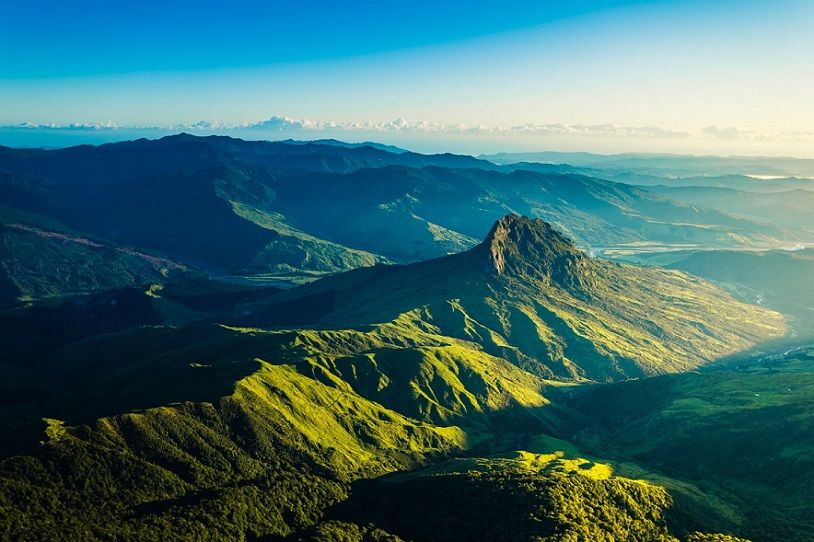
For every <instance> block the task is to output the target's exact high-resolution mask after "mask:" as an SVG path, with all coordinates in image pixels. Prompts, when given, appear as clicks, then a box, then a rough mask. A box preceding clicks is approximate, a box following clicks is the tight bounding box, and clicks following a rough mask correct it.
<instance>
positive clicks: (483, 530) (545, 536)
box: [306, 451, 738, 542]
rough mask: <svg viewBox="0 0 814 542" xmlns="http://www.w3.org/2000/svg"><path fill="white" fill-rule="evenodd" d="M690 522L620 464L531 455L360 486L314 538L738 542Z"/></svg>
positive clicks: (475, 461)
mask: <svg viewBox="0 0 814 542" xmlns="http://www.w3.org/2000/svg"><path fill="white" fill-rule="evenodd" d="M686 519H687V518H686V517H684V516H683V512H678V511H676V510H675V502H674V500H673V498H672V496H671V495H670V494H669V493H668V492H667V491H666V490H665V489H664V488H663V487H659V486H657V485H653V484H650V483H647V482H644V481H642V480H632V479H629V478H624V477H621V476H616V475H615V474H614V472H613V468H612V467H611V466H610V465H607V464H602V463H596V462H593V461H589V460H586V459H582V458H578V457H568V456H566V455H565V454H563V453H562V452H556V453H552V454H535V453H529V452H522V451H521V452H512V453H509V454H504V455H500V456H491V457H487V458H472V459H459V460H450V461H445V462H442V463H440V464H438V465H434V466H431V467H429V468H426V469H423V470H420V471H417V472H413V473H408V474H397V475H392V476H388V477H384V478H381V479H378V480H375V481H372V482H363V483H359V484H357V486H356V488H355V491H354V494H353V495H352V496H351V498H350V499H349V500H348V501H346V502H344V503H342V504H341V505H339V506H337V507H335V509H333V510H332V511H330V512H329V513H328V521H324V522H322V523H321V524H319V525H318V526H316V527H315V528H312V529H310V530H309V536H308V537H307V538H306V539H307V540H314V541H315V540H331V539H334V538H332V537H338V536H341V535H340V533H343V532H351V533H353V532H355V531H358V530H362V529H367V530H368V531H372V532H386V533H388V534H391V535H396V536H398V537H399V539H403V540H414V541H416V542H423V541H427V542H430V541H434V540H445V541H469V540H483V541H509V540H518V541H521V540H523V541H524V540H537V541H545V542H553V541H561V540H585V541H588V540H592V541H593V540H626V541H642V542H644V541H648V542H650V541H655V540H658V541H663V542H677V541H678V540H682V541H685V540H686V541H688V542H700V541H705V540H717V541H720V542H726V541H731V542H734V541H736V540H738V539H735V538H731V537H727V536H725V535H712V534H706V535H705V534H702V533H700V532H697V531H695V529H694V528H693V526H692V524H691V522H687V521H686ZM363 526H364V527H363ZM361 539H362V538H358V539H356V540H361Z"/></svg>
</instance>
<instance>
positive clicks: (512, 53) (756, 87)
mask: <svg viewBox="0 0 814 542" xmlns="http://www.w3.org/2000/svg"><path fill="white" fill-rule="evenodd" d="M4 4H5V5H4V7H3V16H2V17H0V51H4V54H2V55H0V144H4V145H16V146H60V145H68V144H75V143H85V142H90V143H99V142H104V141H113V140H119V139H131V138H134V137H140V136H147V137H154V136H159V135H162V134H164V133H172V132H178V131H188V132H192V133H201V134H206V133H224V134H230V135H235V136H237V137H244V138H251V139H284V138H287V137H293V138H296V139H318V138H323V137H336V138H338V139H343V140H348V141H359V140H376V141H382V142H387V143H395V144H400V145H402V146H407V147H409V148H412V149H415V150H419V151H425V152H437V151H453V152H472V153H479V152H492V151H507V150H518V151H519V150H525V151H528V150H571V151H573V150H585V151H593V152H605V153H611V152H675V153H689V154H739V155H788V156H801V157H814V100H812V99H811V96H814V62H812V59H814V32H812V31H811V29H812V28H814V2H811V1H810V0H775V1H755V0H739V1H734V0H669V1H638V2H635V1H624V0H616V1H612V0H609V1H583V0H573V1H569V2H565V1H563V2H551V1H546V0H537V1H532V0H522V1H511V0H503V1H495V0H480V1H478V2H471V1H466V2H465V1H461V0H446V1H444V2H437V1H432V2H431V1H424V0H422V1H414V2H403V1H388V0H379V1H370V0H359V1H356V2H338V1H337V2H329V1H317V0H298V1H280V0H265V1H248V0H246V1H241V0H233V1H231V2H228V3H227V2H210V1H207V0H198V1H195V2H193V1H188V0H164V1H154V0H142V1H129V0H122V1H116V2H111V1H109V0H108V1H98V0H93V1H91V0H76V1H72V2H63V1H54V0H43V1H37V0H31V1H27V2H18V1H16V0H11V1H10V3H9V0H5V2H4Z"/></svg>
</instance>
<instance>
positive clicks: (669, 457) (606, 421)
mask: <svg viewBox="0 0 814 542" xmlns="http://www.w3.org/2000/svg"><path fill="white" fill-rule="evenodd" d="M812 361H814V351H813V350H811V349H810V348H809V349H804V350H801V351H797V352H793V353H791V354H787V355H781V356H768V357H765V358H763V359H762V360H760V361H759V362H757V363H750V364H747V365H746V366H745V367H744V366H740V367H738V368H737V369H735V368H734V367H731V366H730V367H725V368H724V370H716V371H711V372H706V373H693V374H684V375H669V376H662V377H658V378H653V379H646V380H641V381H635V382H625V383H618V384H613V385H609V386H601V387H590V388H585V390H584V392H582V393H577V394H575V395H574V397H573V399H572V400H571V401H569V402H568V406H570V407H573V408H575V409H576V410H578V411H579V412H580V413H581V414H583V415H584V416H585V418H584V422H583V425H582V426H581V428H580V429H578V430H577V429H575V431H576V435H577V437H576V442H577V444H578V445H580V446H581V447H583V449H585V450H589V451H591V452H594V453H601V454H602V455H603V456H604V457H613V458H617V459H623V460H624V461H629V462H635V463H636V464H638V465H641V466H644V467H646V468H649V469H653V470H656V471H658V472H662V473H664V474H666V475H667V476H676V477H680V478H682V479H684V480H688V481H690V482H692V483H695V484H697V485H698V487H700V488H701V489H702V490H703V491H704V492H706V493H708V494H712V495H717V496H719V497H722V498H723V499H725V500H726V501H728V502H729V503H730V505H731V506H732V508H733V515H734V516H735V517H738V518H739V520H738V521H739V523H740V524H741V525H740V528H739V530H740V532H743V533H746V534H747V535H748V536H749V537H750V538H753V539H755V540H799V541H803V540H812V539H814V536H812V533H814V524H812V522H811V518H812V517H814V509H812V502H814V501H812V484H814V478H813V477H812V473H814V465H812V455H811V451H812V450H811V448H812V443H814V425H812V419H814V418H812V411H811V405H812V404H814V403H812V397H813V396H814V371H812V367H814V366H812Z"/></svg>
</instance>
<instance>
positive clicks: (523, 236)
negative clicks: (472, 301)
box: [480, 215, 590, 288]
mask: <svg viewBox="0 0 814 542" xmlns="http://www.w3.org/2000/svg"><path fill="white" fill-rule="evenodd" d="M480 251H481V252H483V253H485V256H486V257H485V260H486V261H485V267H486V272H487V273H490V274H494V275H499V276H508V277H511V278H514V279H519V280H523V279H527V280H530V281H531V280H537V281H542V282H544V283H546V284H548V283H552V282H553V283H556V284H557V285H559V286H563V287H567V288H581V287H583V286H586V284H587V280H588V277H589V275H590V269H589V268H590V258H589V257H588V256H586V255H585V254H584V253H583V252H581V251H580V250H579V249H578V248H577V247H576V246H574V244H573V243H572V242H571V240H570V239H568V238H567V237H566V236H564V235H563V234H561V233H560V232H558V231H557V230H556V229H554V228H553V227H552V226H551V224H549V223H547V222H545V221H543V220H541V219H539V218H537V219H531V218H527V217H522V216H518V215H507V216H505V217H503V218H501V219H500V220H498V221H497V222H496V223H495V225H494V226H493V227H492V231H491V232H489V235H488V236H487V237H486V239H485V240H484V242H483V243H482V244H481V249H480Z"/></svg>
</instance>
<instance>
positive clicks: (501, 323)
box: [241, 215, 785, 381]
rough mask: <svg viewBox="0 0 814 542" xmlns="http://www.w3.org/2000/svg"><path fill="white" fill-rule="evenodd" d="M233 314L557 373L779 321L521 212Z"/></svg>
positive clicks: (746, 332)
mask: <svg viewBox="0 0 814 542" xmlns="http://www.w3.org/2000/svg"><path fill="white" fill-rule="evenodd" d="M676 298H680V299H684V300H688V301H687V302H685V303H682V304H681V305H676V304H675V302H674V300H675V299H676ZM241 310H242V312H241V314H243V315H245V320H246V321H245V322H244V323H245V324H247V325H251V326H255V327H268V326H281V327H291V326H298V325H307V326H313V327H325V326H333V327H332V328H335V327H336V326H341V327H347V328H358V327H359V326H365V325H379V324H383V323H386V322H396V321H402V322H404V321H410V322H413V324H414V325H417V326H418V327H420V328H421V329H431V330H434V332H435V333H439V334H441V335H444V336H446V337H453V338H455V339H458V340H463V341H467V342H468V343H469V342H472V343H476V344H478V345H480V348H482V349H483V351H485V352H487V353H489V354H491V355H494V356H496V357H500V358H503V359H507V360H509V361H511V362H513V363H515V364H517V365H518V366H520V367H521V368H523V369H525V370H527V371H530V372H532V373H535V374H538V375H540V376H544V377H546V378H559V379H564V380H582V379H591V380H599V381H605V380H616V379H624V378H630V377H638V376H642V375H649V374H659V373H665V372H676V371H683V370H689V369H694V368H696V367H698V366H700V365H703V364H705V363H707V362H709V361H711V360H713V359H716V358H719V357H721V356H723V355H726V354H728V353H731V352H734V351H737V350H743V349H744V348H748V347H749V346H751V345H753V344H755V343H756V342H758V341H761V340H765V339H767V338H770V337H775V336H777V335H778V334H780V333H782V331H783V329H784V326H785V323H784V321H783V318H782V317H781V316H780V315H779V314H777V313H773V312H771V311H767V310H764V309H761V308H759V307H754V306H750V305H745V304H742V303H738V302H737V301H735V300H734V299H732V297H731V296H729V295H728V294H727V293H726V292H724V291H723V290H721V289H720V288H717V287H715V286H713V285H712V284H709V283H706V282H704V281H702V280H700V279H697V278H695V277H690V276H687V275H684V274H682V273H677V272H674V271H665V270H662V269H657V268H644V267H633V266H627V265H619V264H615V263H611V262H608V261H605V260H602V259H598V258H590V257H589V256H587V255H586V254H584V253H583V252H581V251H580V250H579V249H578V248H577V247H576V246H575V245H574V244H573V243H572V242H571V241H570V240H569V239H568V238H567V237H566V236H565V235H563V234H562V233H560V232H559V231H557V230H556V229H555V228H554V227H553V226H551V225H550V224H548V223H546V222H544V221H542V220H539V219H530V218H527V217H522V216H517V215H509V216H505V217H504V218H501V219H500V220H498V221H497V222H496V223H495V224H494V226H493V227H492V229H491V231H490V232H489V235H487V237H486V238H485V240H484V241H483V242H482V243H480V244H479V245H477V246H476V247H474V248H473V249H471V250H469V251H466V252H462V253H460V254H452V255H449V256H444V257H441V258H436V259H434V260H428V261H424V262H418V263H415V264H409V265H379V266H375V267H370V268H365V269H357V270H354V271H349V272H347V273H340V274H338V275H334V276H332V277H328V278H325V279H322V280H319V281H317V282H315V283H312V284H308V285H305V286H301V287H298V288H293V289H291V290H288V291H286V292H284V293H281V294H278V295H275V296H274V297H272V298H271V299H269V300H267V301H266V302H264V303H262V304H259V305H254V306H247V307H244V308H243V309H241Z"/></svg>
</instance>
